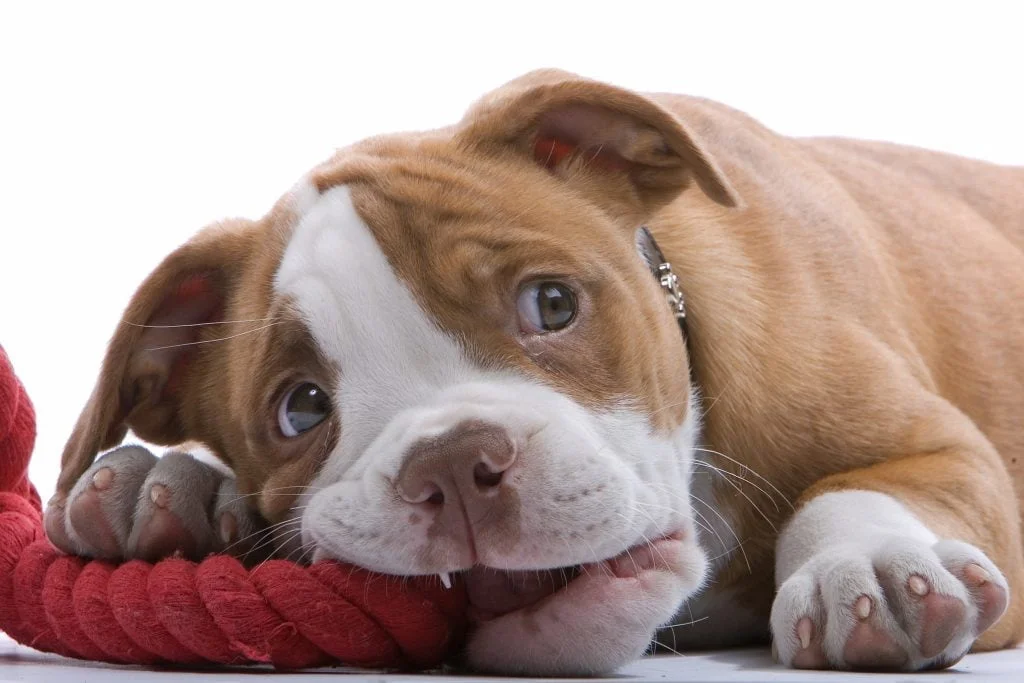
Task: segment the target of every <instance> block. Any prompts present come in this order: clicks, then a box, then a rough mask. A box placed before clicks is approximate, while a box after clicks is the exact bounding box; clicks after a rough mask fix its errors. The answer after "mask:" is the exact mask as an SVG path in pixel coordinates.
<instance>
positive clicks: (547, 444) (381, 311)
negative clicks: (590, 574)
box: [275, 187, 698, 574]
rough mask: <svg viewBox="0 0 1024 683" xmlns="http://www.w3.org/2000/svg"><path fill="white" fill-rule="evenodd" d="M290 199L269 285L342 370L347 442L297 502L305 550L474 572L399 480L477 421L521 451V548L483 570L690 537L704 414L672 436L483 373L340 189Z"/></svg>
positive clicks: (491, 557) (480, 550) (339, 383)
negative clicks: (286, 237)
mask: <svg viewBox="0 0 1024 683" xmlns="http://www.w3.org/2000/svg"><path fill="white" fill-rule="evenodd" d="M294 196H295V197H296V202H295V204H296V208H297V209H298V210H300V211H301V212H302V214H301V216H300V219H299V222H298V225H297V227H296V230H295V232H294V235H293V237H292V239H291V242H290V244H289V246H288V249H287V251H286V253H285V255H284V258H283V260H282V263H281V266H280V269H279V271H278V273H277V277H276V281H275V288H276V291H277V292H278V293H279V294H281V295H287V296H289V297H290V298H291V299H292V300H293V301H294V302H295V303H296V305H297V307H298V308H299V310H300V311H301V314H302V315H303V317H304V319H305V321H306V323H307V325H308V326H309V329H310V331H311V334H312V336H313V337H314V339H315V340H316V342H317V343H318V344H319V346H320V348H321V349H322V351H323V353H324V354H325V356H326V357H328V358H329V359H330V360H331V361H333V363H334V365H335V366H336V367H337V368H339V375H338V377H337V378H336V381H335V383H334V386H332V387H330V388H329V390H330V391H332V393H333V396H332V398H333V401H334V404H335V408H336V410H337V411H338V414H339V415H340V422H341V424H342V433H341V437H340V439H339V440H338V445H337V447H336V448H335V450H334V452H332V453H331V454H330V455H329V457H328V460H327V462H326V464H325V465H324V466H323V468H322V470H321V472H320V473H319V474H318V476H317V477H316V479H315V481H313V482H312V488H311V491H312V493H311V494H309V495H307V496H305V497H304V499H303V500H302V501H301V503H303V504H305V505H306V507H305V512H304V513H303V541H304V542H307V543H313V544H315V545H316V546H317V548H318V556H330V557H335V558H338V559H341V560H345V561H348V562H353V563H356V564H359V565H361V566H364V567H367V568H370V569H374V570H377V571H382V572H386V573H396V574H437V573H441V572H448V571H454V570H459V569H465V568H467V567H468V564H467V559H466V554H465V549H464V548H463V549H460V548H458V547H456V546H455V545H446V543H450V541H449V540H447V539H445V538H443V537H429V536H428V531H427V528H428V525H427V524H418V525H417V524H415V523H413V522H411V521H410V516H411V513H413V512H415V509H414V508H413V507H412V506H410V504H408V503H405V502H404V501H402V500H400V499H399V498H398V497H397V496H396V495H395V492H394V489H393V484H392V482H393V480H394V478H395V477H396V475H397V473H398V471H399V469H400V467H401V465H402V463H403V461H404V459H405V457H406V453H407V452H408V450H409V448H410V446H411V445H412V444H414V443H416V442H417V441H419V440H422V439H423V438H425V437H429V436H434V435H438V434H441V433H443V432H445V431H447V430H449V429H451V428H452V427H454V426H455V425H457V424H459V423H460V422H463V421H465V420H469V419H479V420H483V421H486V422H489V423H491V424H496V425H500V426H502V427H504V428H505V430H506V431H507V432H508V434H509V435H510V437H511V438H512V440H513V442H514V443H515V444H516V448H517V452H518V455H517V460H516V462H517V465H516V472H515V477H514V482H513V485H514V486H515V487H517V490H518V491H519V494H520V501H521V503H520V507H519V510H518V512H517V514H518V516H519V520H518V526H519V528H520V531H521V533H520V540H519V542H518V543H517V544H515V546H514V547H508V544H507V543H505V544H504V547H500V546H502V544H499V543H493V544H492V543H488V542H487V541H486V536H481V537H480V538H477V539H476V541H477V543H476V546H477V547H476V549H475V550H476V553H477V557H476V558H475V561H478V562H480V563H484V564H488V565H490V566H495V567H500V568H509V569H512V568H515V569H535V568H546V567H558V566H566V565H574V564H580V563H583V562H590V561H595V560H601V559H606V558H609V557H613V556H615V555H617V554H619V553H621V552H622V551H623V550H624V549H626V548H628V547H631V546H633V545H636V544H637V543H640V542H643V541H644V540H645V538H651V539H654V538H657V537H660V536H663V535H666V534H668V533H672V532H677V531H682V532H684V533H685V534H686V537H687V538H689V539H691V541H692V540H695V539H694V532H693V526H692V520H691V516H690V507H689V501H688V470H689V461H690V458H691V456H692V449H693V446H694V441H695V439H696V432H697V428H698V424H697V420H696V416H697V412H698V411H697V410H695V409H691V410H690V411H689V415H690V417H689V419H688V420H687V421H686V423H685V424H684V425H682V426H681V427H680V429H679V430H677V431H676V433H675V434H673V435H671V436H670V437H668V438H666V437H663V436H658V435H656V434H654V433H653V432H652V430H651V428H650V425H649V420H648V419H647V417H646V416H645V415H643V414H641V413H639V412H637V411H635V410H632V409H628V408H624V407H622V406H621V405H615V406H609V407H608V409H607V410H604V411H594V410H588V409H585V408H584V407H582V406H581V405H580V404H578V403H576V402H574V401H573V400H571V399H570V398H568V397H567V396H565V395H564V394H561V393H559V392H558V391H556V390H554V389H553V388H551V387H548V386H546V385H543V384H540V383H538V382H536V381H533V380H530V379H527V378H525V377H522V376H520V375H519V374H517V373H515V372H513V371H511V370H510V371H508V372H502V371H495V370H485V369H483V368H481V367H478V366H476V365H475V364H474V363H473V362H471V361H470V360H469V359H468V357H467V355H466V354H465V353H464V352H463V349H462V348H461V347H460V346H459V344H458V343H457V342H456V341H455V340H454V339H453V338H452V337H451V336H450V335H448V334H447V333H446V332H445V331H444V330H442V329H440V328H439V327H438V326H437V325H436V324H435V322H434V321H433V320H432V319H431V318H430V317H429V316H428V315H427V314H426V312H425V311H424V310H423V309H422V308H421V307H420V305H419V304H418V302H417V301H416V300H415V298H414V296H413V295H412V293H411V292H410V290H409V289H408V288H407V287H406V285H405V284H404V283H403V282H402V281H401V280H399V279H398V277H397V276H396V275H395V272H394V270H393V269H392V268H391V266H390V264H389V262H388V260H387V257H386V256H385V255H384V253H383V252H382V251H381V249H380V246H379V244H378V243H377V241H376V239H375V238H374V236H373V233H372V232H371V230H370V229H369V227H368V226H367V225H366V224H365V223H364V222H363V220H362V219H361V218H360V217H359V215H358V214H357V212H356V211H355V208H354V207H353V205H352V201H351V197H350V194H349V191H348V189H347V188H345V187H337V188H333V189H331V190H328V191H327V192H325V193H324V194H323V195H322V196H320V197H319V198H318V199H316V200H313V198H312V197H311V195H310V193H309V191H308V189H301V188H300V189H298V190H297V191H296V192H295V193H294ZM425 276H429V274H425ZM481 539H485V540H483V541H482V540H481ZM506 540H507V539H506Z"/></svg>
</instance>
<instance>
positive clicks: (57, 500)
mask: <svg viewBox="0 0 1024 683" xmlns="http://www.w3.org/2000/svg"><path fill="white" fill-rule="evenodd" d="M65 502H66V499H65V498H64V496H62V495H61V494H59V493H55V494H53V497H52V498H50V500H48V501H47V502H46V507H53V508H63V507H64V504H65Z"/></svg>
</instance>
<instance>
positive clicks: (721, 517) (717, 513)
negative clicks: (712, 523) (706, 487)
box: [690, 493, 754, 574]
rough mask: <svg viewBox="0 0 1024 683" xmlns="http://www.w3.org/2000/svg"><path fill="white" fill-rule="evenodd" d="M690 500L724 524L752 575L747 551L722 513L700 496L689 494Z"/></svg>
mask: <svg viewBox="0 0 1024 683" xmlns="http://www.w3.org/2000/svg"><path fill="white" fill-rule="evenodd" d="M690 498H692V499H693V500H695V501H697V502H698V503H700V504H701V505H703V506H704V507H706V508H707V509H708V510H710V511H711V512H713V513H714V514H715V516H716V517H718V519H720V520H722V524H724V525H725V528H726V529H728V530H729V533H730V534H732V537H733V538H735V539H736V544H737V545H736V547H738V548H739V549H740V553H742V554H743V561H744V562H745V563H746V565H747V572H749V573H750V574H753V573H754V570H753V569H752V568H751V567H750V558H748V557H747V551H746V549H745V548H744V547H743V541H741V540H740V537H739V536H737V535H736V531H735V530H734V529H733V528H732V526H731V525H730V524H729V522H727V521H726V520H725V517H723V516H722V513H720V512H719V511H718V510H716V509H715V508H714V506H712V505H708V504H707V503H706V502H704V501H703V500H702V499H701V498H700V496H695V495H694V494H692V493H691V494H690ZM705 521H706V520H705ZM723 547H725V546H724V544H723Z"/></svg>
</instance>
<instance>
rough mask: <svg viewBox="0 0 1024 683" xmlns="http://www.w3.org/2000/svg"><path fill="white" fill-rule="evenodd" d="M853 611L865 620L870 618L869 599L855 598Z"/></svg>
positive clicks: (866, 597)
mask: <svg viewBox="0 0 1024 683" xmlns="http://www.w3.org/2000/svg"><path fill="white" fill-rule="evenodd" d="M853 609H854V611H855V612H856V613H857V616H858V617H860V618H861V619H867V618H868V617H870V616H871V598H869V597H868V596H866V595H862V596H860V597H859V598H857V602H856V603H854V605H853Z"/></svg>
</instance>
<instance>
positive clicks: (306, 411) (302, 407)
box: [277, 382, 331, 438]
mask: <svg viewBox="0 0 1024 683" xmlns="http://www.w3.org/2000/svg"><path fill="white" fill-rule="evenodd" d="M330 413H331V398H330V396H328V395H327V392H326V391H324V390H323V389H321V388H320V387H318V386H317V385H315V384H313V383H312V382H303V383H302V384H298V385H296V386H295V387H294V388H293V389H291V390H290V391H289V392H288V393H287V394H285V395H284V398H283V399H281V404H280V406H278V409H277V424H278V427H280V429H281V433H282V434H284V435H285V436H287V437H289V438H291V437H295V436H298V435H299V434H302V433H303V432H308V431H309V430H310V429H312V428H313V427H316V426H317V425H318V424H320V423H321V422H323V421H324V419H325V418H326V417H327V416H328V415H330Z"/></svg>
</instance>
